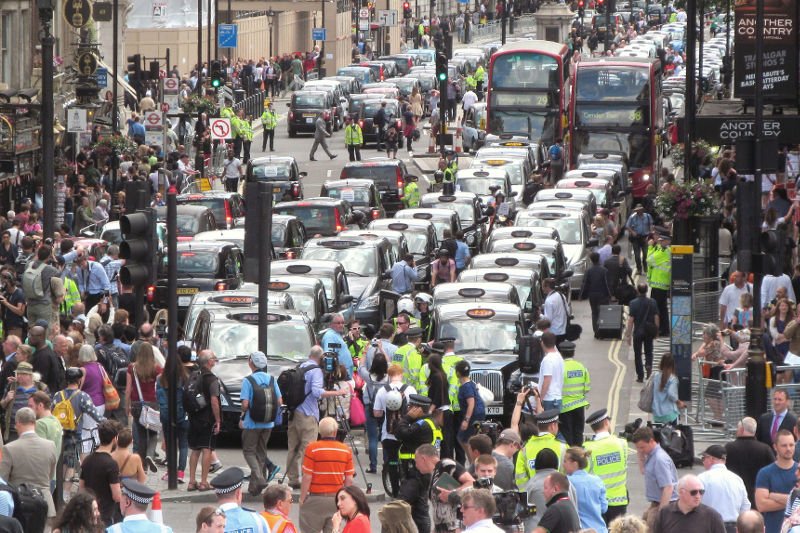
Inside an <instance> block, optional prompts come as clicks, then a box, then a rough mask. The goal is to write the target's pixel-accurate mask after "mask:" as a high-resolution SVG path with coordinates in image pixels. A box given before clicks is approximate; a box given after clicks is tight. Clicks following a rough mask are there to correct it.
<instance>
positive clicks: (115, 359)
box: [97, 345, 131, 389]
mask: <svg viewBox="0 0 800 533" xmlns="http://www.w3.org/2000/svg"><path fill="white" fill-rule="evenodd" d="M97 359H98V361H100V364H101V365H103V368H105V369H106V372H107V373H108V377H109V379H111V381H112V382H113V383H114V386H115V387H117V388H118V389H124V388H125V372H127V370H128V365H129V364H130V363H131V361H130V359H129V358H128V354H126V353H125V351H124V350H123V349H122V348H120V347H119V346H114V345H110V346H109V345H106V346H101V347H100V348H97ZM120 371H122V375H119V373H120Z"/></svg>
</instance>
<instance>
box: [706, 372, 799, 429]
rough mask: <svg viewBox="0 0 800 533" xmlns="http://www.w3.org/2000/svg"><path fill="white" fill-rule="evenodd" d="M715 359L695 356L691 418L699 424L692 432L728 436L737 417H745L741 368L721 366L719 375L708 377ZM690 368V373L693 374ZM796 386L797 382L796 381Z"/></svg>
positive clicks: (733, 427)
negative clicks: (701, 358)
mask: <svg viewBox="0 0 800 533" xmlns="http://www.w3.org/2000/svg"><path fill="white" fill-rule="evenodd" d="M716 364H717V363H713V362H710V361H704V360H698V361H697V365H696V366H695V368H694V372H696V373H697V379H696V381H695V380H694V379H693V380H692V381H693V385H694V384H695V383H696V387H697V392H696V396H694V395H693V396H694V397H696V398H697V400H696V401H695V402H693V403H694V406H693V407H694V409H695V413H694V417H693V418H694V420H695V422H696V423H697V424H699V425H700V428H698V429H696V430H695V434H697V433H698V432H699V433H704V434H707V435H718V436H724V437H732V436H734V435H735V434H736V427H737V425H738V423H739V421H740V420H741V419H742V418H744V417H745V379H746V376H747V370H746V369H745V368H732V369H730V370H721V371H720V373H719V378H718V379H715V378H712V377H711V374H712V368H714V366H715V365H716ZM694 372H693V374H694ZM798 386H800V385H798Z"/></svg>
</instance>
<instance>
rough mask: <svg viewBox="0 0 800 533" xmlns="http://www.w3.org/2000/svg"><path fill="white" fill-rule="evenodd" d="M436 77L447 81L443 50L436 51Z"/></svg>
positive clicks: (445, 57)
mask: <svg viewBox="0 0 800 533" xmlns="http://www.w3.org/2000/svg"><path fill="white" fill-rule="evenodd" d="M436 79H437V80H439V81H443V82H447V56H446V55H444V53H443V52H437V53H436Z"/></svg>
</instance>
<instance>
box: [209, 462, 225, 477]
mask: <svg viewBox="0 0 800 533" xmlns="http://www.w3.org/2000/svg"><path fill="white" fill-rule="evenodd" d="M220 470H222V461H217V462H216V463H211V468H210V469H209V470H208V471H209V472H211V473H212V474H213V473H214V472H219V471H220Z"/></svg>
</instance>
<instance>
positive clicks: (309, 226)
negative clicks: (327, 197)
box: [275, 205, 336, 235]
mask: <svg viewBox="0 0 800 533" xmlns="http://www.w3.org/2000/svg"><path fill="white" fill-rule="evenodd" d="M275 211H276V213H278V214H280V215H294V216H296V217H297V218H299V219H300V221H301V222H302V223H303V226H305V228H306V233H308V234H309V235H313V234H315V233H330V231H331V229H333V228H334V227H336V221H335V220H334V216H333V214H334V208H332V207H314V206H300V205H294V206H286V207H281V208H278V209H276V210H275Z"/></svg>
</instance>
